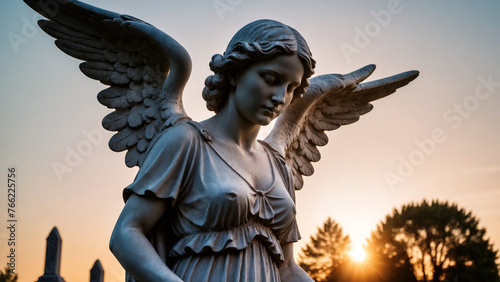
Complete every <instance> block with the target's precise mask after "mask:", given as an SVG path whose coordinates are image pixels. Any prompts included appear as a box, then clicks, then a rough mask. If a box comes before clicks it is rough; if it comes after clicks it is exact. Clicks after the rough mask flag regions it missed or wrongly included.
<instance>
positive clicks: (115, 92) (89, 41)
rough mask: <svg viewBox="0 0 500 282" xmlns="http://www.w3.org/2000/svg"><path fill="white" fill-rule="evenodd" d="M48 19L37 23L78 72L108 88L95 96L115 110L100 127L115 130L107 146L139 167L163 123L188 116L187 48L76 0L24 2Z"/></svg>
mask: <svg viewBox="0 0 500 282" xmlns="http://www.w3.org/2000/svg"><path fill="white" fill-rule="evenodd" d="M24 2H25V3H26V4H28V5H29V6H30V7H31V8H33V9H34V10H35V11H37V12H38V13H40V14H41V15H42V16H44V17H46V18H48V19H49V20H40V21H39V25H40V27H41V28H42V29H43V30H44V31H45V32H46V33H48V34H49V35H51V36H52V37H55V38H56V41H55V43H56V45H57V47H59V49H61V50H62V51H63V52H65V53H66V54H68V55H70V56H72V57H75V58H77V59H80V60H83V61H84V62H83V63H81V64H80V70H81V71H82V72H83V73H84V74H85V75H87V76H88V77H90V78H92V79H96V80H99V81H100V82H102V83H103V84H106V85H109V86H110V87H109V88H107V89H105V90H103V91H101V92H99V94H98V95H97V99H98V100H99V102H100V103H101V104H103V105H105V106H107V107H108V108H111V109H114V111H113V112H112V113H110V114H109V115H107V116H106V117H105V118H104V119H103V121H102V125H103V127H104V128H105V129H107V130H110V131H118V133H116V134H115V135H114V136H113V137H112V138H111V139H110V141H109V147H110V148H111V150H113V151H116V152H120V151H124V150H128V152H127V154H126V157H125V163H126V164H127V166H129V167H133V166H136V165H138V166H141V164H142V162H143V161H144V158H145V155H146V150H147V149H148V147H149V144H150V142H151V140H152V139H153V138H154V137H155V136H156V135H157V134H158V133H159V132H160V131H161V130H162V128H163V127H164V126H170V125H172V124H174V123H175V122H176V121H178V120H181V119H184V118H188V117H187V116H186V113H185V111H184V108H183V105H182V100H181V99H182V91H183V89H184V86H185V84H186V82H187V80H188V78H189V75H190V72H191V59H190V57H189V55H188V53H187V52H186V50H185V49H184V48H183V47H182V46H181V45H180V44H179V43H177V42H176V41H175V40H174V39H173V38H171V37H170V36H168V35H167V34H165V33H163V32H161V31H160V30H158V29H156V28H155V27H153V26H152V25H150V24H148V23H146V22H144V21H141V20H139V19H136V18H134V17H131V16H127V15H120V14H117V13H114V12H110V11H106V10H103V9H100V8H97V7H93V6H90V5H87V4H85V3H82V2H79V1H75V0H57V1H52V2H51V3H50V5H49V4H48V2H47V1H44V0H24Z"/></svg>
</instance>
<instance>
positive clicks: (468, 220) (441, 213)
mask: <svg viewBox="0 0 500 282" xmlns="http://www.w3.org/2000/svg"><path fill="white" fill-rule="evenodd" d="M485 233H486V230H485V229H484V228H480V227H479V222H478V220H477V219H476V218H475V217H474V216H473V215H472V214H471V213H470V212H467V211H465V210H464V209H462V208H459V207H457V205H456V204H449V203H448V202H439V201H432V203H430V204H429V203H428V202H427V201H423V202H422V203H420V204H408V205H404V206H403V207H402V208H401V210H396V209H395V210H394V211H393V214H392V215H388V216H387V217H386V218H385V221H383V222H382V223H380V224H379V226H378V227H377V230H376V231H375V232H373V233H372V235H371V238H370V239H369V240H368V249H367V250H368V254H369V256H370V261H371V262H373V263H374V264H375V265H374V266H377V267H378V269H379V271H378V273H377V276H378V278H377V279H375V278H374V279H373V280H371V281H405V282H407V281H426V282H427V281H433V282H434V281H460V282H467V281H471V282H477V281H490V282H496V281H500V278H499V275H498V265H497V264H496V262H495V260H496V258H497V251H495V250H493V246H492V244H491V243H490V242H489V240H488V239H487V238H486V236H485Z"/></svg>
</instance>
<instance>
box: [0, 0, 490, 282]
mask: <svg viewBox="0 0 500 282" xmlns="http://www.w3.org/2000/svg"><path fill="white" fill-rule="evenodd" d="M87 3H89V4H91V5H95V6H98V7H101V8H104V9H108V10H112V11H115V12H118V13H124V14H129V15H133V16H135V17H138V18H140V19H143V20H145V21H147V22H149V23H151V24H153V25H155V26H156V27H157V28H159V29H161V30H163V31H165V32H166V33H168V34H169V35H171V36H172V37H173V38H175V39H176V40H177V41H178V42H179V43H181V44H182V45H183V46H184V47H185V48H186V49H187V50H188V52H189V53H190V55H191V59H192V61H193V72H192V74H191V78H190V81H189V82H188V85H187V88H186V90H185V92H184V104H185V107H186V111H187V113H188V115H189V116H191V117H192V118H193V119H194V120H198V121H201V120H203V119H206V118H208V117H210V116H211V112H209V111H208V110H206V108H205V103H204V101H203V99H202V98H201V90H202V88H203V81H204V80H205V77H206V76H208V75H209V74H210V70H209V68H208V62H209V60H210V58H211V56H212V55H213V54H215V53H222V52H223V51H224V50H225V48H226V45H227V43H228V42H229V40H230V38H231V37H232V36H233V34H234V33H235V32H236V31H237V30H238V29H239V28H241V27H242V26H244V25H245V24H247V23H249V22H251V21H253V20H256V19H261V18H270V19H275V20H279V21H282V22H284V23H286V24H288V25H290V26H292V27H294V28H296V29H297V30H298V31H299V32H300V33H301V34H302V35H303V36H304V38H305V39H306V40H307V41H308V43H309V46H310V48H311V50H312V52H313V57H314V58H315V59H316V61H317V68H316V74H317V75H320V74H325V73H348V72H351V71H353V70H356V69H358V68H361V67H363V66H365V65H367V64H376V65H377V70H376V71H375V73H374V74H373V75H372V77H371V78H369V79H368V80H373V79H378V78H382V77H386V76H390V75H393V74H397V73H400V72H404V71H408V70H419V71H420V76H419V77H418V78H417V79H416V80H415V81H414V82H412V83H411V84H410V85H408V86H405V87H404V88H402V89H400V90H399V91H398V92H397V93H395V94H394V95H392V96H390V97H387V98H384V99H382V100H380V101H376V102H374V103H373V104H374V106H375V108H374V110H373V111H372V112H370V113H368V114H367V115H365V116H363V117H362V118H361V120H360V121H358V122H357V123H355V124H352V125H349V126H346V127H343V128H340V129H339V130H336V131H333V132H330V133H328V136H329V138H330V142H329V144H328V145H327V146H325V147H323V148H321V154H322V159H321V161H320V162H319V163H317V164H315V169H316V171H315V173H314V175H313V176H312V177H307V178H306V180H305V186H304V188H303V189H302V190H301V191H299V192H297V217H298V222H299V227H300V231H301V234H302V240H301V241H300V242H299V243H297V244H296V246H295V252H296V253H298V252H299V250H300V248H301V247H302V246H303V245H304V244H305V243H307V242H308V241H309V236H310V235H313V234H314V233H315V232H316V228H317V227H318V226H319V225H321V224H322V223H323V222H324V221H325V220H326V218H327V217H332V218H333V219H335V220H336V221H337V222H338V223H340V225H341V226H342V227H343V229H344V232H346V233H347V234H349V236H350V237H351V239H352V241H353V244H354V245H356V246H359V245H361V244H362V243H363V242H364V240H365V238H367V237H368V236H369V235H370V232H371V231H372V230H374V229H375V228H376V225H377V223H379V222H380V220H381V219H383V218H384V217H385V215H387V214H389V213H391V212H392V210H393V209H394V208H399V207H400V206H401V205H402V204H404V203H408V202H412V201H413V202H420V201H422V200H423V199H428V200H432V199H439V200H443V201H444V200H448V201H451V202H454V203H457V204H458V205H459V206H460V207H463V208H465V209H466V210H468V211H472V212H473V214H474V215H476V216H477V217H478V218H479V220H480V224H481V226H483V227H485V228H486V229H487V236H488V237H489V238H490V239H491V241H492V242H493V243H494V246H495V249H498V248H499V247H500V145H499V144H500V127H499V125H498V123H499V122H500V55H499V51H500V33H499V32H498V29H499V27H500V17H499V16H498V15H499V13H500V2H499V1H494V0H490V1H476V2H472V1H466V0H443V1H430V0H423V1H411V0H401V1H393V0H391V1H385V0H384V1H368V0H364V1H348V0H338V1H327V0H323V1H320V0H313V1H304V0H288V1H285V0H267V1H264V0H255V1H250V0H207V1H204V0H194V1H168V0H162V1H159V0H143V1H127V0H121V1H119V0H102V1H99V0H89V1H87ZM217 7H219V10H218V9H217ZM222 7H226V10H223V8H222ZM0 17H1V20H2V24H1V25H0V36H1V38H2V40H1V41H0V58H1V61H0V90H1V96H0V108H1V110H0V130H1V132H2V138H1V139H0V156H1V157H0V163H1V165H0V168H1V169H2V171H3V172H2V173H1V178H0V179H1V181H0V183H2V185H3V187H4V188H3V189H1V190H2V191H3V192H2V193H0V211H1V212H0V227H1V228H0V268H2V269H3V268H4V266H5V264H6V262H7V258H6V256H7V255H8V249H9V247H8V245H7V239H8V236H9V233H8V230H7V229H6V228H5V227H6V226H8V224H7V172H8V171H7V169H8V168H9V167H12V166H14V167H16V169H17V171H18V174H17V181H18V182H17V184H18V187H17V198H16V200H17V206H16V217H17V219H18V222H17V234H16V256H17V265H16V271H17V272H18V273H19V275H20V281H21V282H23V281H36V280H37V279H38V277H39V276H41V275H42V274H43V269H44V260H45V238H46V237H47V235H48V234H49V232H50V230H51V229H52V228H53V227H54V226H57V227H58V229H59V232H60V234H61V236H62V238H63V246H62V263H61V275H62V276H63V278H65V279H66V281H72V282H73V281H75V282H79V281H88V280H89V271H90V268H91V267H92V265H93V263H94V261H95V260H96V259H100V260H101V263H102V265H103V267H104V270H105V281H107V282H115V281H124V271H123V270H122V268H121V267H120V265H119V263H118V262H117V261H116V259H115V258H114V257H113V256H112V254H111V253H110V252H109V250H108V241H109V237H110V234H111V230H112V228H113V226H114V223H115V221H116V219H117V217H118V215H119V213H120V211H121V209H122V207H123V200H122V197H121V193H122V189H123V187H125V186H127V185H128V184H129V183H131V181H132V180H133V178H134V176H135V174H136V172H137V170H136V169H129V168H127V167H126V166H125V163H124V154H123V153H114V152H112V151H111V150H110V149H109V148H108V145H107V141H108V140H109V138H110V137H111V136H112V133H111V132H106V131H105V130H104V129H102V126H101V120H102V118H103V117H104V116H105V115H106V114H107V113H109V112H110V110H109V109H107V108H106V107H104V106H102V105H101V104H99V103H98V101H97V99H96V94H97V93H98V92H99V91H100V90H102V89H104V88H105V87H106V86H104V85H102V84H100V83H99V82H97V81H93V80H91V79H89V78H87V77H86V76H84V75H83V74H82V73H81V72H80V71H79V69H78V64H79V61H78V60H76V59H73V58H71V57H69V56H67V55H66V54H64V53H62V52H61V51H60V50H58V49H57V48H56V47H55V45H54V44H53V39H52V38H51V37H49V36H48V35H46V34H45V33H43V31H41V30H40V29H39V28H38V27H37V26H34V25H33V22H34V21H36V20H37V19H40V18H41V17H40V16H37V15H36V13H35V12H34V11H32V10H31V9H30V8H29V7H28V6H27V5H25V4H24V3H23V2H22V1H21V0H6V1H2V3H1V4H0ZM263 131H266V129H263ZM263 136H265V134H264V133H263ZM89 144H90V147H88V146H87V145H89ZM84 146H87V148H88V150H87V151H85V154H83V155H82V154H78V152H77V150H78V148H80V149H81V148H83V147H84ZM74 154H78V157H74V156H73V155H74ZM54 165H56V166H57V165H65V166H67V167H68V168H70V170H71V171H68V172H65V173H56V171H55V170H54ZM2 226H5V227H2Z"/></svg>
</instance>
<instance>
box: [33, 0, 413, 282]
mask: <svg viewBox="0 0 500 282" xmlns="http://www.w3.org/2000/svg"><path fill="white" fill-rule="evenodd" d="M24 1H25V2H26V3H27V4H28V5H29V6H30V7H32V8H33V9H34V10H36V11H37V12H39V13H40V14H41V15H43V16H45V17H46V18H47V19H48V20H41V21H40V22H39V25H40V27H41V28H42V29H43V30H44V31H45V32H47V33H48V34H49V35H51V36H53V37H55V38H56V41H55V43H56V45H57V47H59V48H60V49H61V50H62V51H63V52H65V53H66V54H68V55H70V56H72V57H75V58H77V59H80V60H83V61H84V62H83V63H81V64H80V69H81V71H82V72H83V73H84V74H85V75H87V76H88V77H90V78H92V79H96V80H99V81H100V82H101V83H103V84H106V85H109V88H107V89H105V90H103V91H101V92H100V93H99V94H98V95H97V99H98V100H99V102H100V103H102V104H103V105H105V106H107V107H108V108H111V109H114V111H113V112H111V113H110V114H109V115H107V116H106V117H105V118H104V119H103V121H102V125H103V127H104V128H106V129H107V130H110V131H117V133H116V134H115V135H114V136H113V137H112V138H111V140H110V142H109V146H110V148H111V149H112V150H113V151H117V152H119V151H127V154H126V157H125V163H126V165H127V166H129V167H133V166H139V168H140V169H139V172H138V174H137V176H136V178H135V180H134V182H133V183H132V184H130V185H129V186H128V187H126V188H125V189H124V192H123V196H124V200H125V206H124V208H123V211H122V213H121V215H120V217H119V218H118V220H117V223H116V226H115V228H114V231H113V234H112V237H111V241H110V248H111V251H112V252H113V253H114V255H115V256H116V257H117V259H118V260H119V261H120V263H121V264H122V266H123V267H124V268H125V269H126V271H127V273H128V275H127V277H128V278H127V279H128V280H129V281H133V280H134V279H135V280H136V281H312V280H311V278H310V277H309V276H308V275H307V274H306V273H305V272H304V271H303V270H302V269H301V268H300V267H299V266H298V265H297V264H296V263H295V261H294V258H293V243H294V242H296V241H297V240H299V239H300V234H299V231H298V227H297V223H296V218H295V213H296V210H295V190H298V189H301V188H302V186H303V185H304V182H303V179H302V177H303V176H310V175H312V174H313V171H314V170H313V166H312V164H311V163H312V162H317V161H319V159H320V153H319V151H318V149H317V147H318V146H324V145H326V144H327V143H328V138H327V136H326V134H325V131H328V130H334V129H337V128H339V127H340V126H342V125H347V124H350V123H353V122H355V121H357V120H358V119H359V117H360V116H361V115H363V114H365V113H367V112H369V111H370V110H371V109H372V105H371V104H370V102H371V101H374V100H376V99H379V98H382V97H384V96H387V95H389V94H391V93H393V92H394V91H396V89H397V88H399V87H402V86H404V85H406V84H408V83H409V82H410V81H412V80H413V79H415V78H416V77H417V76H418V72H417V71H410V72H405V73H402V74H398V75H395V76H392V77H388V78H385V79H381V80H377V81H372V82H368V83H362V81H363V80H365V79H366V78H367V77H368V76H370V74H371V73H372V72H373V71H374V69H375V66H374V65H369V66H366V67H364V68H361V69H360V70H357V71H355V72H352V73H349V74H346V75H339V74H327V75H322V76H317V77H314V78H311V79H310V80H309V78H310V77H311V76H312V75H313V73H314V67H315V61H314V59H313V58H312V56H311V51H310V50H309V47H308V45H307V43H306V41H305V40H304V38H303V37H302V36H301V35H300V34H299V33H298V32H297V31H296V30H295V29H293V28H292V27H289V26H287V25H285V24H282V23H280V22H277V21H273V20H258V21H255V22H252V23H250V24H248V25H246V26H245V27H243V28H242V29H240V30H239V31H238V32H237V33H236V34H235V35H234V37H233V38H232V40H231V41H230V42H229V44H228V47H227V49H226V51H225V52H224V53H223V54H222V55H220V54H216V55H214V56H213V57H212V59H211V61H210V69H211V70H212V71H213V72H214V75H211V76H209V77H208V78H207V79H206V81H205V88H204V90H203V93H202V94H203V95H202V96H203V98H204V99H205V100H206V103H207V107H208V109H209V110H211V111H214V112H215V115H213V116H212V117H211V118H209V119H207V120H204V121H201V122H195V121H192V120H191V119H190V118H189V117H188V115H187V114H186V112H185V111H184V108H183V104H182V92H183V89H184V86H185V85H186V83H187V81H188V78H189V75H190V72H191V61H190V57H189V55H188V53H187V52H186V50H185V49H184V48H183V47H182V46H181V45H180V44H179V43H177V42H176V41H175V40H174V39H173V38H171V37H170V36H168V35H167V34H165V33H163V32H161V31H160V30H158V29H156V28H155V27H154V26H152V25H150V24H148V23H146V22H144V21H142V20H139V19H136V18H134V17H131V16H127V15H121V14H117V13H114V12H110V11H106V10H102V9H99V8H96V7H93V6H90V5H87V4H84V3H81V2H79V1H76V0H57V1H51V2H47V1H42V0H40V1H37V0H24ZM47 3H49V4H47ZM275 118H278V119H277V121H276V124H275V126H274V129H273V130H272V131H271V133H270V134H269V136H268V137H267V138H266V139H265V140H264V141H260V140H257V134H258V132H259V129H260V128H261V126H263V125H268V124H269V123H271V121H272V120H274V119H275Z"/></svg>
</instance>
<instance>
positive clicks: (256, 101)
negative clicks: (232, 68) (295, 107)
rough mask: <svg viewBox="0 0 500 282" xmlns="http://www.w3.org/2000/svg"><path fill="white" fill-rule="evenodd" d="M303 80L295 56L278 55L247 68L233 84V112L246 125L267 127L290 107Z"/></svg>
mask: <svg viewBox="0 0 500 282" xmlns="http://www.w3.org/2000/svg"><path fill="white" fill-rule="evenodd" d="M303 76H304V67H303V66H302V63H301V62H300V60H299V58H298V56H297V55H279V56H277V57H275V58H273V59H271V60H267V61H262V62H258V63H255V64H253V65H251V66H250V67H249V68H248V69H246V70H245V71H244V72H243V73H241V74H240V75H239V76H238V77H237V78H236V81H235V82H234V84H235V87H236V88H235V91H234V93H233V95H234V97H232V98H234V104H235V106H236V110H237V112H238V113H239V114H240V116H242V117H243V118H244V119H246V120H247V121H249V122H250V123H254V124H259V125H268V124H269V123H270V122H271V121H272V120H273V119H275V118H276V117H278V116H279V115H280V114H281V113H282V112H283V110H284V109H285V108H286V107H287V106H288V105H289V104H290V102H291V101H292V98H293V93H294V90H295V89H296V88H297V87H299V86H300V83H301V81H302V77H303Z"/></svg>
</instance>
